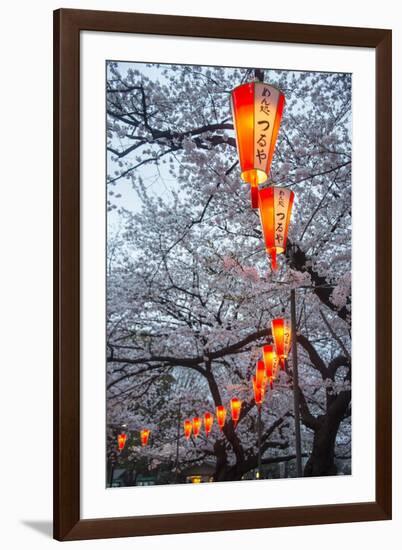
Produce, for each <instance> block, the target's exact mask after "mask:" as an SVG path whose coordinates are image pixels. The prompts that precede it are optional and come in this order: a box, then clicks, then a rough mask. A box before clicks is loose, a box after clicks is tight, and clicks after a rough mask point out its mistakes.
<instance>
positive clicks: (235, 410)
mask: <svg viewBox="0 0 402 550" xmlns="http://www.w3.org/2000/svg"><path fill="white" fill-rule="evenodd" d="M284 106H285V96H284V94H283V93H282V92H281V91H280V90H279V89H278V88H276V87H275V86H272V85H269V84H266V83H264V82H248V83H245V84H242V85H240V86H238V87H236V88H235V89H234V90H233V91H232V93H231V107H232V114H233V121H234V128H235V134H236V145H237V151H238V156H239V162H240V169H241V179H242V180H243V181H244V182H246V183H248V184H249V185H250V195H251V206H252V208H253V209H258V211H259V217H260V223H261V229H262V235H263V240H264V245H265V250H266V253H267V256H268V258H269V259H270V262H271V269H272V271H276V270H277V267H278V262H277V257H278V255H281V254H284V252H285V250H286V244H287V238H288V231H289V225H290V219H291V214H292V208H293V202H294V193H293V191H290V190H289V189H286V188H281V187H278V186H274V185H269V186H265V187H260V185H261V184H264V183H265V182H266V181H267V180H268V179H269V175H270V171H271V164H272V160H273V156H274V152H275V146H276V140H277V137H278V132H279V127H280V123H281V119H282V114H283V109H284ZM271 333H272V339H273V344H266V345H264V346H263V347H262V348H261V356H262V359H258V360H257V362H256V369H255V374H254V375H253V376H252V385H253V394H254V402H255V405H256V407H257V409H258V413H259V470H260V462H261V456H260V452H261V451H260V446H261V406H262V403H263V401H264V399H265V396H266V393H267V387H268V386H269V388H270V390H271V391H272V390H273V387H274V382H275V380H276V379H277V377H278V375H279V372H280V371H281V370H286V361H287V358H288V354H289V352H290V348H291V323H290V321H289V320H288V319H284V318H276V319H273V320H272V321H271ZM241 409H242V401H241V400H240V399H239V398H238V397H232V398H231V400H230V413H231V420H232V423H233V427H234V429H236V426H237V424H238V422H239V419H240V415H241ZM215 416H216V422H217V425H218V427H219V429H220V431H221V432H222V430H223V428H224V426H225V423H226V417H227V411H226V408H225V407H224V406H223V405H218V406H217V407H216V411H215ZM213 424H214V415H213V414H212V413H210V412H208V411H207V412H205V413H204V415H203V418H201V417H200V416H195V417H194V418H192V419H189V418H187V419H185V420H184V422H183V429H184V437H185V439H186V440H187V441H188V440H189V439H190V437H191V436H193V437H194V439H197V438H198V436H199V435H200V433H201V428H202V425H204V430H205V435H206V437H207V438H208V437H209V435H210V433H211V431H212V427H213ZM150 433H151V431H150V430H149V429H143V430H141V432H140V441H141V445H142V446H143V447H145V446H147V445H148V442H149V436H150ZM126 440H127V435H126V434H125V433H120V434H119V435H118V436H117V443H118V449H119V451H122V450H123V449H124V446H125V444H126ZM259 470H258V477H259V475H260V471H259Z"/></svg>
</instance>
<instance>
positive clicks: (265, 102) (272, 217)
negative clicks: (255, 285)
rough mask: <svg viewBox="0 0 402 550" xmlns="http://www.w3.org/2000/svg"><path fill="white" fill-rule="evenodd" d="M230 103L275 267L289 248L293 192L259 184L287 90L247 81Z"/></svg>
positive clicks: (265, 173)
mask: <svg viewBox="0 0 402 550" xmlns="http://www.w3.org/2000/svg"><path fill="white" fill-rule="evenodd" d="M231 105H232V113H233V121H234V127H235V133H236V144H237V152H238V155H239V161H240V169H241V178H242V180H243V181H245V182H247V183H248V184H249V185H250V190H251V206H252V208H255V209H258V210H259V214H260V220H261V227H262V232H263V236H264V243H265V249H266V252H267V254H268V256H269V257H270V259H271V266H272V270H273V271H276V269H277V255H278V254H283V253H284V252H285V250H286V243H287V237H288V230H289V223H290V216H291V212H292V206H293V201H294V193H293V191H290V190H289V189H284V188H281V187H275V186H270V187H263V188H260V187H259V185H260V184H262V183H264V182H266V181H267V180H268V179H269V176H270V171H271V164H272V159H273V156H274V151H275V145H276V140H277V137H278V132H279V127H280V124H281V119H282V114H283V109H284V105H285V96H284V94H283V93H282V92H281V91H280V90H279V89H278V88H276V87H275V86H272V85H270V84H266V83H264V82H247V83H246V84H242V85H241V86H238V87H237V88H235V89H234V90H233V91H232V94H231Z"/></svg>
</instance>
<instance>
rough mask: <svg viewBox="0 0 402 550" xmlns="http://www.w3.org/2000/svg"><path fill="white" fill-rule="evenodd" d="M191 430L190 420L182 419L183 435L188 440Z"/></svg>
mask: <svg viewBox="0 0 402 550" xmlns="http://www.w3.org/2000/svg"><path fill="white" fill-rule="evenodd" d="M192 431H193V424H192V422H191V420H189V419H187V420H185V421H184V437H185V438H186V439H187V440H188V439H190V436H191V432H192Z"/></svg>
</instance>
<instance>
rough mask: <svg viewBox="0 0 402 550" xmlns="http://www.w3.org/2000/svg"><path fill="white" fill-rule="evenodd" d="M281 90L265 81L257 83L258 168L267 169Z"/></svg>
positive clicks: (255, 110) (256, 143) (256, 149)
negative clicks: (264, 82)
mask: <svg viewBox="0 0 402 550" xmlns="http://www.w3.org/2000/svg"><path fill="white" fill-rule="evenodd" d="M277 96H279V91H278V90H276V89H275V88H273V87H271V86H267V85H266V84H263V83H256V85H255V102H254V120H255V126H254V140H255V147H254V154H255V166H256V168H258V169H260V170H263V171H264V172H265V171H266V170H267V164H268V152H269V145H270V143H271V138H272V130H273V126H274V121H275V115H276V105H277V101H278V97H277Z"/></svg>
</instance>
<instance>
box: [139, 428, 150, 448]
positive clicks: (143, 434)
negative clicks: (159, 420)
mask: <svg viewBox="0 0 402 550" xmlns="http://www.w3.org/2000/svg"><path fill="white" fill-rule="evenodd" d="M150 433H151V430H141V432H140V439H141V445H142V446H143V447H146V446H147V445H148V439H149V434H150Z"/></svg>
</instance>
